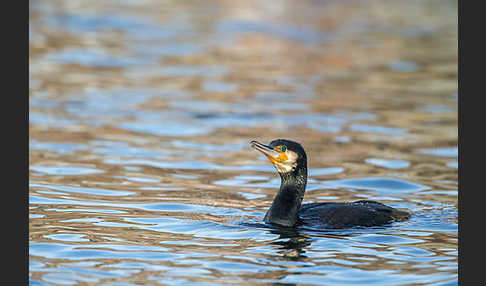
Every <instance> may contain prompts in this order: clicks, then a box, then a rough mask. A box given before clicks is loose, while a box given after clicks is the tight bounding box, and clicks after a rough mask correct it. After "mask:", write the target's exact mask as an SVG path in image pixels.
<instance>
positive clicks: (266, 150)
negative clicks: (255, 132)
mask: <svg viewBox="0 0 486 286" xmlns="http://www.w3.org/2000/svg"><path fill="white" fill-rule="evenodd" d="M250 147H252V148H253V149H255V150H257V151H260V152H262V153H263V155H265V156H266V157H267V158H268V160H270V162H272V163H273V164H278V163H280V161H281V159H280V157H279V155H280V153H279V152H277V151H275V150H273V149H272V148H270V147H268V146H267V145H264V144H262V143H260V142H258V141H255V140H252V141H251V142H250Z"/></svg>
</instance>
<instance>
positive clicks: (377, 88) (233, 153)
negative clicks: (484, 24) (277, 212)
mask: <svg viewBox="0 0 486 286" xmlns="http://www.w3.org/2000/svg"><path fill="white" fill-rule="evenodd" d="M29 5H30V7H29V86H30V92H29V135H30V136H29V270H30V271H29V278H30V284H32V285H228V284H230V285H270V284H277V285H282V284H285V285H293V284H295V285H297V284H298V285H347V284H362V285H370V284H374V285H455V284H457V276H458V271H457V261H458V247H457V239H458V231H457V230H458V218H457V214H458V208H457V192H458V183H457V182H458V180H457V168H458V163H457V150H458V148H457V147H458V145H457V120H458V118H457V100H458V96H457V3H456V2H453V1H437V0H427V1H405V2H404V1H375V0H366V1H320V2H316V1H298V2H295V1H278V3H274V4H272V5H270V4H269V3H268V2H266V1H251V2H245V1H243V2H241V3H240V2H235V1H209V2H205V3H204V4H200V5H196V4H195V3H188V2H187V3H186V2H183V1H182V2H181V1H163V2H159V1H150V0H149V1H142V2H137V1H123V2H120V3H118V4H115V3H114V2H113V3H112V2H105V1H96V2H92V1H58V0H49V1H41V2H38V1H34V2H30V3H29ZM275 138H288V139H292V140H296V141H299V142H300V143H302V144H303V146H304V147H305V148H306V151H307V155H308V158H309V159H308V164H309V169H310V170H309V182H308V187H307V192H306V195H305V198H304V201H305V202H322V201H352V200H361V199H372V200H377V201H380V202H382V203H385V204H387V205H390V206H393V207H396V208H399V209H403V210H408V211H410V212H411V213H412V217H411V219H410V220H408V221H405V222H396V223H392V224H390V225H387V226H382V227H372V228H359V227H358V228H351V229H343V230H316V229H312V228H300V229H296V230H282V229H278V228H271V227H269V226H267V225H265V224H264V223H263V222H262V219H263V217H264V215H265V212H266V210H267V209H268V208H269V206H270V204H271V202H272V199H273V197H274V195H275V193H276V190H277V189H278V187H279V184H280V181H279V180H280V179H279V177H278V175H277V174H276V172H275V170H274V168H273V167H272V166H271V165H270V164H269V163H268V162H267V160H266V158H265V157H264V156H262V155H261V154H259V153H257V152H254V151H253V150H251V149H250V147H249V145H248V142H249V141H250V140H253V139H256V140H259V141H262V142H269V141H271V140H272V139H275Z"/></svg>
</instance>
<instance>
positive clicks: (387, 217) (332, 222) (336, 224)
mask: <svg viewBox="0 0 486 286" xmlns="http://www.w3.org/2000/svg"><path fill="white" fill-rule="evenodd" d="M250 145H251V147H253V148H255V149H256V150H258V151H260V152H262V153H263V154H264V155H265V156H266V157H267V158H268V159H269V160H270V162H272V164H273V165H274V166H275V168H276V169H277V171H278V173H279V174H280V178H281V184H280V190H279V192H278V193H277V195H276V196H275V199H274V200H273V203H272V206H271V207H270V208H269V210H268V211H267V213H266V215H265V218H264V220H265V222H267V223H271V224H276V225H280V226H285V227H294V226H297V225H310V226H318V227H321V228H346V227H353V226H379V225H384V224H387V223H390V222H393V221H400V220H405V219H408V218H409V217H410V214H409V213H407V212H404V211H400V210H397V209H394V208H392V207H389V206H386V205H384V204H382V203H379V202H375V201H368V200H360V201H355V202H325V203H309V204H304V205H302V206H301V203H302V200H303V198H304V193H305V188H306V185H307V156H306V154H305V151H304V148H303V147H302V146H301V145H300V144H299V143H297V142H294V141H290V140H286V139H277V140H273V141H272V142H270V144H268V145H264V144H261V143H259V142H257V141H251V142H250Z"/></svg>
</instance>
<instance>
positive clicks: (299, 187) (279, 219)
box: [264, 166, 307, 227]
mask: <svg viewBox="0 0 486 286" xmlns="http://www.w3.org/2000/svg"><path fill="white" fill-rule="evenodd" d="M279 174H280V178H281V183H280V190H279V191H278V193H277V195H276V196H275V199H274V200H273V203H272V206H271V207H270V209H269V210H268V211H267V214H266V215H265V219H264V220H265V222H268V223H272V224H278V225H281V226H287V227H292V226H294V225H295V224H296V223H297V220H298V214H299V209H300V205H301V203H302V199H304V193H305V188H306V185H307V166H304V167H301V168H297V169H295V170H293V171H290V172H287V173H279Z"/></svg>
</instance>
